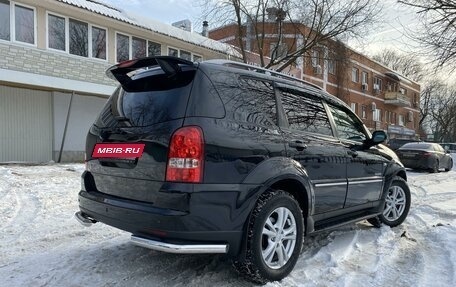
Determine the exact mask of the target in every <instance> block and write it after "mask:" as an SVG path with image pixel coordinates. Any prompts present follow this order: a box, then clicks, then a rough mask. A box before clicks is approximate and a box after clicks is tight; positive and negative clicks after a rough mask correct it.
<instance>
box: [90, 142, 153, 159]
mask: <svg viewBox="0 0 456 287" xmlns="http://www.w3.org/2000/svg"><path fill="white" fill-rule="evenodd" d="M144 146H145V144H137V143H135V144H130V143H97V144H96V145H95V148H94V149H93V153H92V158H140V157H141V156H142V154H143V152H144Z"/></svg>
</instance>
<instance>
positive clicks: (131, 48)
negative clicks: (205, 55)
mask: <svg viewBox="0 0 456 287" xmlns="http://www.w3.org/2000/svg"><path fill="white" fill-rule="evenodd" d="M114 34H115V35H114V61H115V62H116V63H119V62H117V35H118V34H121V35H123V36H128V47H129V50H130V51H129V53H128V60H131V59H132V58H133V37H135V38H138V39H141V40H144V41H146V57H149V42H153V43H157V44H160V46H161V47H163V44H162V43H159V42H157V41H152V40H149V39H147V38H144V37H141V36H136V35H132V34H129V33H124V32H120V31H115V33H114ZM177 50H179V49H177ZM162 54H163V53H162V50H161V51H160V55H162Z"/></svg>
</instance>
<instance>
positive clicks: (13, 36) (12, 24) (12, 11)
mask: <svg viewBox="0 0 456 287" xmlns="http://www.w3.org/2000/svg"><path fill="white" fill-rule="evenodd" d="M16 6H21V7H24V8H27V9H31V10H33V29H34V31H33V37H34V39H33V44H30V43H27V42H22V41H17V40H16V10H15V8H16ZM36 17H37V15H36V8H35V7H33V6H30V5H27V4H23V3H18V2H16V1H10V41H11V42H13V43H17V44H21V45H26V46H30V47H37V40H38V35H37V34H38V27H37V25H38V24H37V23H38V21H37V19H36ZM4 41H7V40H4Z"/></svg>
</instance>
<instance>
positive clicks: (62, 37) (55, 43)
mask: <svg viewBox="0 0 456 287" xmlns="http://www.w3.org/2000/svg"><path fill="white" fill-rule="evenodd" d="M47 47H48V48H49V49H54V50H59V51H64V52H67V53H70V54H72V55H76V56H81V57H86V58H87V57H92V58H97V59H102V60H107V30H106V29H104V28H100V27H95V26H92V25H91V24H89V23H86V22H82V21H79V20H75V19H71V18H67V17H64V16H59V15H55V14H51V13H48V15H47Z"/></svg>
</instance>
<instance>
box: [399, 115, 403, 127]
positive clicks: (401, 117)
mask: <svg viewBox="0 0 456 287" xmlns="http://www.w3.org/2000/svg"><path fill="white" fill-rule="evenodd" d="M398 125H400V126H402V127H403V126H405V119H404V115H401V114H399V119H398Z"/></svg>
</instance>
